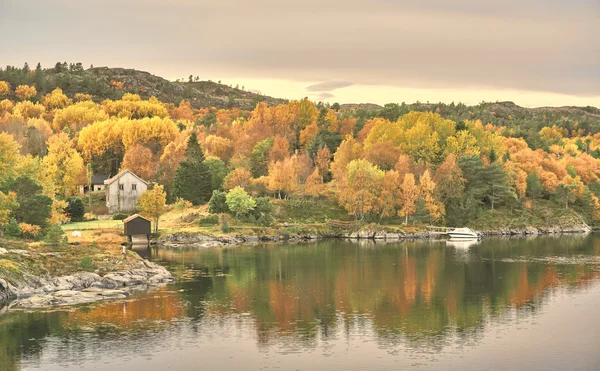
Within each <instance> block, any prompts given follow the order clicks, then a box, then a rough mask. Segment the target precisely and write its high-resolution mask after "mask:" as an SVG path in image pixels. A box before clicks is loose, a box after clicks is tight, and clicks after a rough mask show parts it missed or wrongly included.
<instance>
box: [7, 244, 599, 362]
mask: <svg viewBox="0 0 600 371" xmlns="http://www.w3.org/2000/svg"><path fill="white" fill-rule="evenodd" d="M598 255H600V239H598V238H597V237H596V236H593V235H592V236H589V237H587V238H581V237H579V236H574V237H562V238H560V239H555V238H538V239H516V240H514V239H505V240H502V239H498V240H493V239H489V240H484V241H483V243H481V244H480V245H477V246H473V247H471V248H470V249H459V248H455V247H452V246H446V245H445V244H444V243H440V242H400V243H396V244H365V243H363V244H355V243H351V242H342V241H326V242H321V243H317V244H298V245H269V246H253V247H232V248H224V249H212V250H203V251H197V250H184V251H169V250H153V251H152V259H154V260H159V261H161V262H162V263H163V264H166V265H168V266H169V267H170V269H171V270H172V271H174V272H176V273H177V275H178V276H179V277H180V278H181V279H180V281H179V282H177V283H176V284H173V285H170V286H167V287H164V288H161V289H158V290H155V291H151V292H147V293H142V294H140V295H136V296H134V297H131V298H129V299H128V300H124V301H116V302H103V303H97V304H92V305H86V306H80V307H76V308H71V309H68V310H66V311H65V310H60V311H51V312H32V313H26V312H9V313H8V314H6V315H3V316H0V359H1V360H2V366H3V369H7V370H17V369H19V368H20V366H19V364H20V361H21V360H22V359H24V358H35V357H36V356H37V355H38V354H39V352H40V351H41V350H42V349H43V348H44V346H45V341H46V340H45V339H47V338H48V337H58V338H60V339H62V342H63V343H64V344H66V345H65V347H66V348H65V349H66V350H65V351H69V350H72V349H71V347H75V344H79V343H78V342H82V341H81V339H82V338H81V337H82V336H87V335H88V334H90V333H92V334H94V338H95V339H96V340H97V341H96V343H94V344H96V345H88V344H86V345H82V346H83V347H84V348H85V347H93V346H97V347H101V346H102V344H103V342H102V341H100V340H102V339H112V340H115V341H116V342H117V343H118V344H123V342H125V341H132V340H131V339H136V340H135V341H140V339H146V340H144V341H146V342H147V343H150V342H151V341H153V340H148V339H160V338H161V336H163V335H161V334H164V333H165V332H170V333H184V332H185V333H186V334H189V333H191V334H192V336H200V335H201V334H202V329H203V327H205V328H211V329H212V328H213V327H214V326H221V327H222V328H226V327H227V326H228V325H229V324H231V323H232V322H235V321H238V322H239V323H241V322H240V321H243V323H246V324H250V325H251V326H252V328H253V330H254V331H255V332H256V339H257V341H258V345H259V346H260V347H269V346H271V345H273V344H279V345H280V346H282V347H290V348H293V347H296V348H298V347H309V348H310V347H316V346H317V344H318V340H322V339H330V338H333V337H335V336H340V334H344V333H345V334H349V333H350V332H353V333H356V332H358V333H370V334H373V335H374V336H375V338H376V339H377V341H378V342H380V343H381V346H382V347H384V348H386V347H393V346H394V344H400V343H402V344H405V345H408V346H414V347H421V348H422V349H428V350H430V351H436V350H440V349H442V348H443V347H444V346H445V345H446V344H448V343H449V342H451V341H459V342H462V343H468V342H473V341H477V339H478V338H480V337H481V336H483V334H484V332H485V331H484V330H485V329H486V328H487V327H489V326H493V325H494V323H496V322H501V321H503V320H505V319H506V316H507V313H515V312H518V313H525V314H531V315H535V314H536V313H537V311H538V310H539V308H540V307H541V305H542V303H543V302H544V301H545V299H546V298H547V297H548V295H549V294H550V293H552V292H553V291H554V290H557V289H562V288H566V289H569V290H571V289H581V288H585V287H587V286H588V285H590V284H591V283H592V282H595V281H597V280H598V279H599V278H600V269H599V268H600V265H599V264H598V263H600V258H599V256H598ZM215 320H216V321H215ZM187 330H189V331H187ZM175 336H177V335H175ZM119 341H120V342H119ZM83 343H85V342H83ZM156 344H157V345H156V346H159V345H158V344H159V342H158V341H157V342H156ZM423 347H424V348H423Z"/></svg>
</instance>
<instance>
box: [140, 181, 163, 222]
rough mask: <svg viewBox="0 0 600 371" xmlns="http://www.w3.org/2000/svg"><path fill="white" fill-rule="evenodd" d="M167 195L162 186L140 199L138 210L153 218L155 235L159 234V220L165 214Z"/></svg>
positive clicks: (148, 191) (146, 192) (141, 196)
mask: <svg viewBox="0 0 600 371" xmlns="http://www.w3.org/2000/svg"><path fill="white" fill-rule="evenodd" d="M166 202H167V194H166V193H165V190H164V188H163V186H162V185H156V186H154V188H152V189H149V190H146V191H145V192H144V193H142V194H141V195H140V198H139V199H138V208H139V209H140V212H141V213H142V215H144V216H147V217H149V218H152V220H153V221H154V233H158V220H159V219H160V216H161V215H162V214H164V213H165V204H166Z"/></svg>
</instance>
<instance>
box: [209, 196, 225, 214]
mask: <svg viewBox="0 0 600 371" xmlns="http://www.w3.org/2000/svg"><path fill="white" fill-rule="evenodd" d="M208 211H209V212H211V213H213V214H220V213H228V212H229V208H228V207H227V195H226V194H225V192H222V191H219V190H214V191H213V193H212V196H211V198H210V201H208Z"/></svg>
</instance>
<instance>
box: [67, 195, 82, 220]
mask: <svg viewBox="0 0 600 371" xmlns="http://www.w3.org/2000/svg"><path fill="white" fill-rule="evenodd" d="M67 202H68V203H69V204H68V205H67V207H66V208H65V213H66V214H67V215H68V216H69V218H71V221H72V222H80V221H82V220H83V215H84V214H85V207H84V205H83V201H82V200H81V198H79V197H71V198H69V199H68V200H67Z"/></svg>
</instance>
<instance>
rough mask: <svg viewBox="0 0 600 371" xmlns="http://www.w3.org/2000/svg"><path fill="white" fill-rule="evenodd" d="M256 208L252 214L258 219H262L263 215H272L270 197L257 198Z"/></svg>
mask: <svg viewBox="0 0 600 371" xmlns="http://www.w3.org/2000/svg"><path fill="white" fill-rule="evenodd" d="M255 201H256V206H255V207H254V210H253V211H252V213H253V214H254V216H255V217H256V218H260V217H261V216H262V215H266V214H271V211H273V208H272V207H271V201H269V198H268V197H257V198H255Z"/></svg>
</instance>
